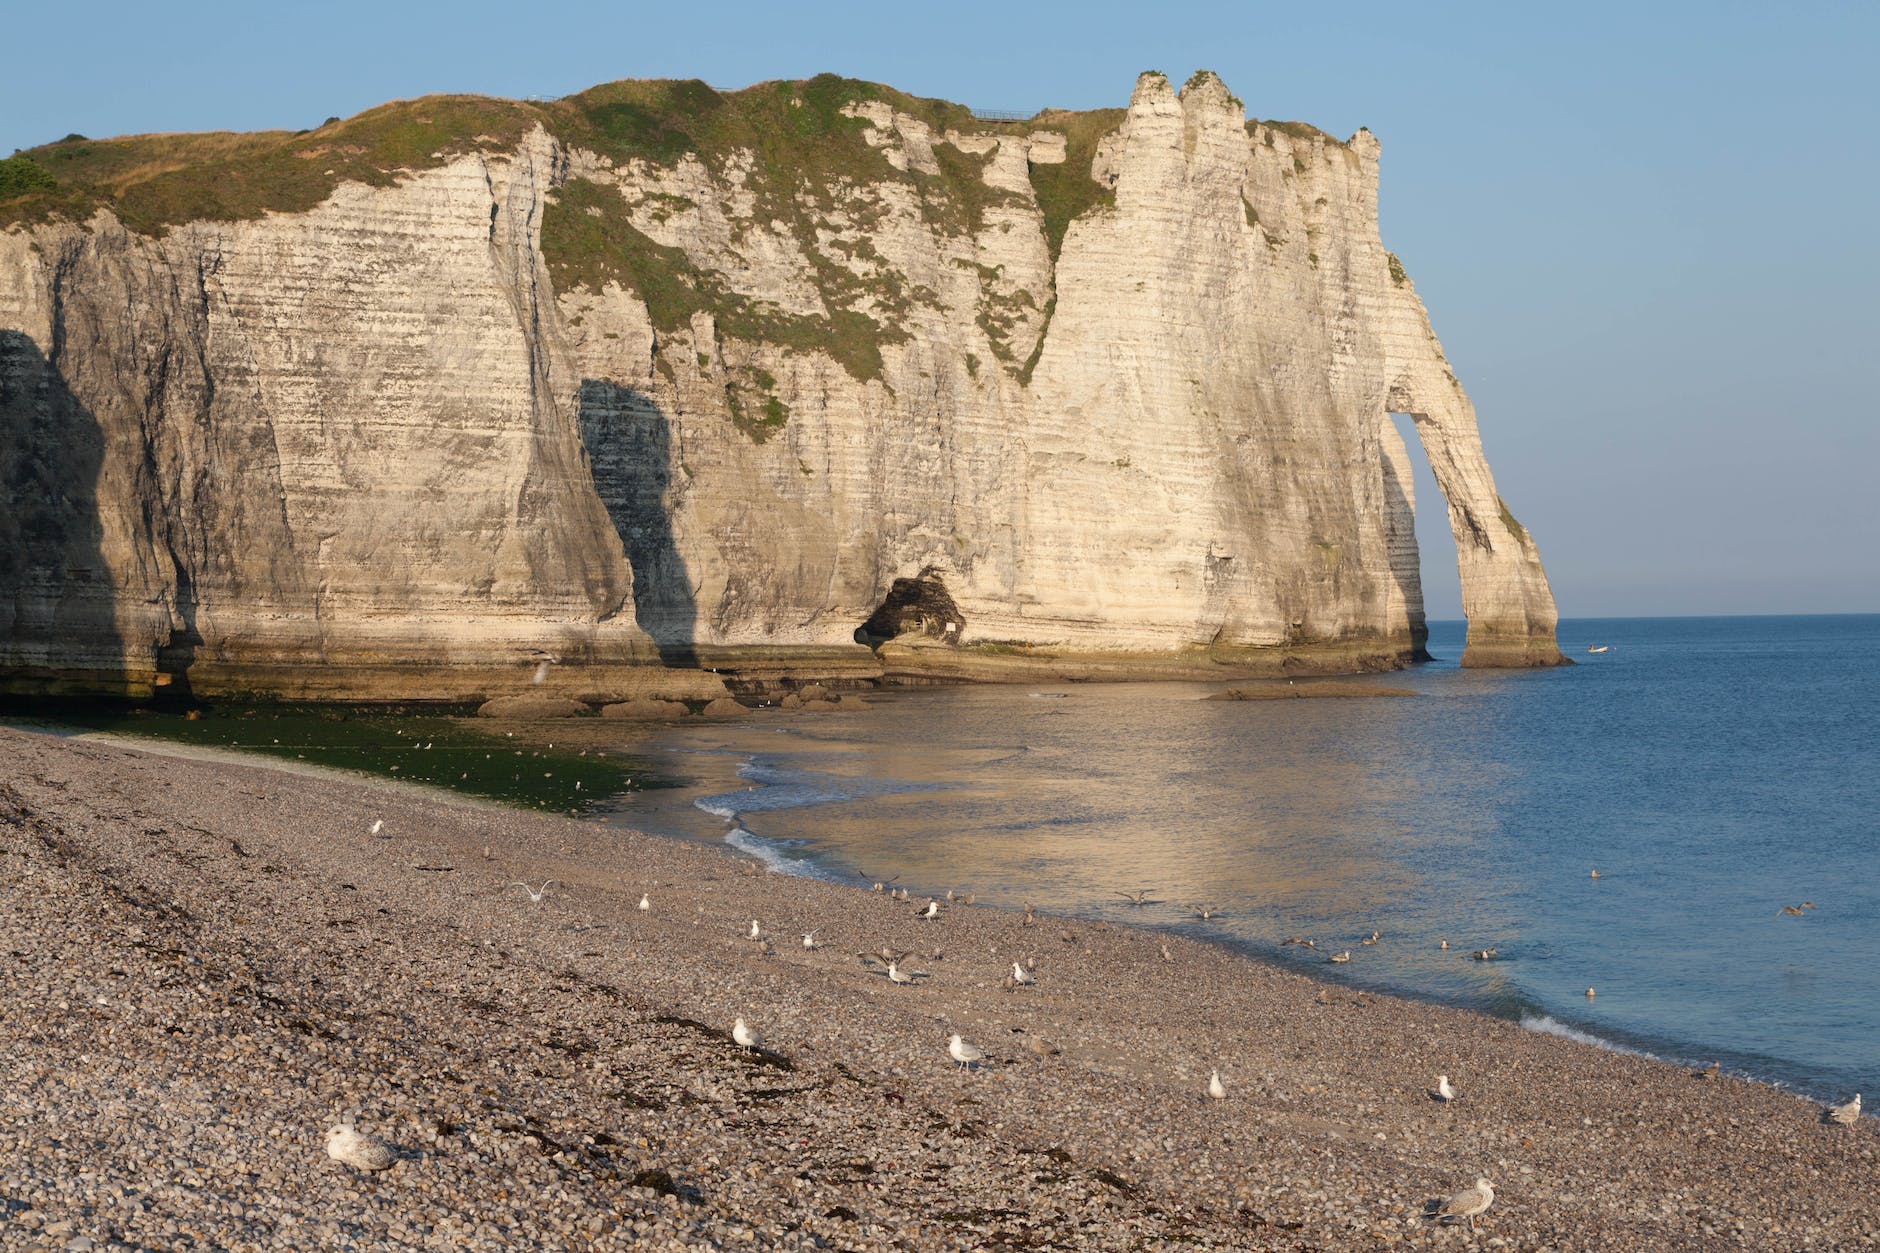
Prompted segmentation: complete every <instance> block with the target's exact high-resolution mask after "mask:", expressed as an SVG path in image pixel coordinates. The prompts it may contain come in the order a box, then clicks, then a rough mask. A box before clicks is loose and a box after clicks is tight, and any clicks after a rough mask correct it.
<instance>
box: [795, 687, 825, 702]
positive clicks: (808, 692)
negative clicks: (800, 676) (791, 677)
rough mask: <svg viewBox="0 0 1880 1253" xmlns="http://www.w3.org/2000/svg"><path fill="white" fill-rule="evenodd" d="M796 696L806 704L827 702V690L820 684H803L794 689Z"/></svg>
mask: <svg viewBox="0 0 1880 1253" xmlns="http://www.w3.org/2000/svg"><path fill="white" fill-rule="evenodd" d="M796 694H797V695H798V696H799V697H801V698H802V699H803V700H804V701H805V702H806V703H807V702H809V701H812V700H828V699H829V689H828V688H826V687H824V686H823V685H822V684H820V683H805V684H804V685H803V686H802V687H799V688H797V689H796Z"/></svg>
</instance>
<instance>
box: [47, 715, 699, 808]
mask: <svg viewBox="0 0 1880 1253" xmlns="http://www.w3.org/2000/svg"><path fill="white" fill-rule="evenodd" d="M13 711H14V712H17V713H19V714H21V715H23V718H22V721H23V722H24V721H26V720H30V721H31V722H34V723H39V724H46V723H51V724H56V725H58V726H61V727H66V728H75V729H80V730H85V731H101V732H106V733H110V734H117V735H129V736H140V737H143V738H147V739H156V740H166V741H169V742H171V743H177V744H191V745H196V746H199V747H203V748H218V749H230V750H234V751H238V752H244V753H254V754H257V755H259V756H261V757H268V758H275V759H279V760H283V761H293V762H305V763H308V764H311V765H317V766H326V767H329V768H333V769H339V770H353V771H358V772H359V773H361V774H368V775H374V776H377V777H379V778H385V779H396V780H400V781H402V782H406V783H417V784H422V785H425V786H429V787H435V788H438V789H440V790H442V791H449V792H460V793H462V794H464V795H466V796H475V797H479V798H482V799H485V800H495V801H501V802H503V803H505V804H510V805H516V806H520V807H522V808H525V809H535V810H541V811H545V812H554V813H576V814H579V813H587V812H590V811H592V810H595V809H599V808H602V807H604V806H605V804H606V802H607V801H608V800H609V798H611V797H617V796H619V795H621V794H623V793H626V792H638V791H644V790H647V789H650V788H659V787H667V786H671V784H670V783H669V782H668V781H667V780H665V779H663V778H660V777H657V776H655V775H654V773H653V770H652V767H651V766H650V765H649V764H648V763H647V762H646V761H645V760H644V759H641V758H639V757H636V756H634V755H632V754H631V753H629V752H626V751H624V750H622V749H620V748H619V747H616V746H610V745H608V744H604V743H598V742H597V737H596V736H595V735H592V734H584V732H586V731H588V729H589V728H590V727H591V726H595V725H598V724H599V722H600V720H598V719H571V720H568V721H567V722H560V723H556V724H555V725H554V726H553V727H552V728H547V729H543V728H538V727H533V726H531V727H529V728H526V729H522V728H513V729H512V728H500V729H490V730H485V729H483V728H482V727H480V726H478V725H477V724H476V723H474V722H472V721H470V714H471V713H472V708H471V707H469V706H464V707H454V706H452V707H444V708H440V707H437V706H413V705H343V706H340V705H314V704H273V703H266V704H237V703H222V702H218V703H216V704H213V705H205V706H201V707H198V708H196V709H195V710H194V711H193V713H194V714H195V716H194V717H191V716H190V714H189V713H188V712H185V711H184V710H181V709H157V708H151V707H147V706H126V705H122V704H119V703H117V702H110V701H95V702H33V703H31V704H24V703H21V704H19V705H17V706H15V707H14V710H13ZM564 728H566V729H567V731H568V734H567V735H566V736H565V737H563V736H561V735H560V734H559V733H560V732H561V731H562V730H563V729H564ZM617 730H618V728H617V727H613V726H610V727H609V731H610V732H614V731H617ZM553 744H560V745H561V747H549V745H553Z"/></svg>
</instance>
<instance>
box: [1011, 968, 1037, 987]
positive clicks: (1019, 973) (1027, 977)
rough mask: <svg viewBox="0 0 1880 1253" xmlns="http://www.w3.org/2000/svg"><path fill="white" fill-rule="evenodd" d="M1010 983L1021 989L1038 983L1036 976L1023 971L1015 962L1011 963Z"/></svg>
mask: <svg viewBox="0 0 1880 1253" xmlns="http://www.w3.org/2000/svg"><path fill="white" fill-rule="evenodd" d="M1012 982H1013V983H1016V984H1017V985H1018V986H1019V987H1021V988H1023V987H1029V986H1031V985H1032V984H1034V983H1036V982H1038V976H1037V975H1034V974H1033V973H1031V971H1029V970H1027V969H1025V968H1024V967H1023V966H1021V965H1019V964H1018V963H1017V962H1013V963H1012Z"/></svg>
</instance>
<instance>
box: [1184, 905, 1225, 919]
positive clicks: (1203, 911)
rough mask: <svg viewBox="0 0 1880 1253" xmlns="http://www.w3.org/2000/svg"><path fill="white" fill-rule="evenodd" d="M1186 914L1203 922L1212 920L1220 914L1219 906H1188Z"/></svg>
mask: <svg viewBox="0 0 1880 1253" xmlns="http://www.w3.org/2000/svg"><path fill="white" fill-rule="evenodd" d="M1188 912H1189V913H1191V914H1193V915H1194V916H1195V917H1197V918H1201V919H1204V920H1205V919H1209V918H1213V917H1214V916H1215V915H1216V914H1218V913H1220V912H1221V907H1220V906H1219V905H1190V906H1189V907H1188Z"/></svg>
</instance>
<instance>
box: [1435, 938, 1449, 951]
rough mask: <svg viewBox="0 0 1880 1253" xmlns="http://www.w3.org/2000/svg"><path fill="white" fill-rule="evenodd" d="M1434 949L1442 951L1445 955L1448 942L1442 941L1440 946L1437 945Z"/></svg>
mask: <svg viewBox="0 0 1880 1253" xmlns="http://www.w3.org/2000/svg"><path fill="white" fill-rule="evenodd" d="M1436 947H1438V948H1440V949H1442V950H1443V952H1445V953H1447V952H1448V951H1449V941H1448V940H1444V941H1443V942H1442V943H1441V944H1439V945H1437V946H1436Z"/></svg>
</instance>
